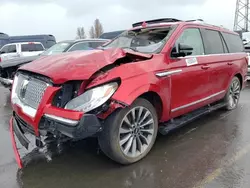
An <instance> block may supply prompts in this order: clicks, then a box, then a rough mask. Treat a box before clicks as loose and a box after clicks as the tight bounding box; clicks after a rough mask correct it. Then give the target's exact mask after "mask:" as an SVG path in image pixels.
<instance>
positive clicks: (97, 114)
mask: <svg viewBox="0 0 250 188" xmlns="http://www.w3.org/2000/svg"><path fill="white" fill-rule="evenodd" d="M133 55H134V54H133ZM134 56H135V57H137V58H138V57H139V58H142V57H141V56H136V55H134ZM127 58H128V57H127V56H126V55H125V56H123V57H121V56H119V58H117V59H116V60H115V61H114V62H116V64H114V65H115V66H110V65H107V66H104V67H102V68H101V69H99V70H97V71H95V72H94V73H93V74H92V75H91V77H90V78H88V79H85V80H74V81H71V80H70V81H66V82H64V83H63V84H55V83H54V81H53V80H51V79H50V78H49V77H47V76H43V75H41V74H38V73H34V72H30V71H25V70H19V71H18V72H17V74H16V75H15V78H14V81H13V87H12V94H11V102H12V107H13V110H14V112H13V116H12V118H11V120H10V130H11V138H12V144H13V148H14V151H15V156H16V160H17V163H18V166H19V168H22V167H23V166H24V158H25V156H26V155H27V153H29V152H32V151H34V150H36V151H37V152H40V153H41V154H43V155H44V156H45V158H46V159H47V160H51V155H50V154H49V153H50V151H48V149H49V146H50V145H51V143H53V144H54V145H56V146H60V145H61V144H62V143H64V142H67V141H77V140H81V139H85V138H88V137H92V136H96V135H97V134H98V133H99V132H101V131H102V129H103V127H102V126H103V121H105V119H106V117H108V116H109V115H110V114H111V113H112V112H113V111H115V110H116V109H118V108H124V107H125V106H126V104H123V103H122V102H119V101H116V100H114V99H112V95H113V94H114V93H115V92H116V90H117V89H118V88H119V86H120V84H121V80H120V79H119V78H115V79H112V80H109V81H108V82H106V81H105V83H102V82H101V81H100V83H99V84H98V78H99V77H101V75H102V76H103V75H105V72H107V71H109V70H111V69H112V68H114V67H116V66H119V65H118V62H119V64H121V63H123V62H125V61H126V62H127ZM143 58H144V59H145V58H147V57H143ZM92 81H94V83H95V86H93V87H92V86H91V87H90V88H89V87H88V86H89V85H90V83H93V82H92ZM57 149H58V148H57ZM59 150H60V149H59Z"/></svg>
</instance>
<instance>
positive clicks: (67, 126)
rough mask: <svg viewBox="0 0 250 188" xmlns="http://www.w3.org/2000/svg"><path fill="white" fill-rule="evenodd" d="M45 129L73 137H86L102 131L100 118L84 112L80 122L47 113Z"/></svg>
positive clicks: (55, 133)
mask: <svg viewBox="0 0 250 188" xmlns="http://www.w3.org/2000/svg"><path fill="white" fill-rule="evenodd" d="M44 129H45V130H47V131H48V132H50V133H52V134H54V135H57V134H63V135H65V136H67V137H70V138H72V139H76V140H78V139H84V138H87V137H91V136H93V135H95V134H96V133H98V132H100V131H102V129H103V128H102V125H101V123H100V121H99V119H98V118H97V117H96V116H95V115H93V114H84V115H83V116H82V118H81V120H80V121H79V122H76V121H71V120H68V119H63V118H60V117H56V116H50V115H45V127H44Z"/></svg>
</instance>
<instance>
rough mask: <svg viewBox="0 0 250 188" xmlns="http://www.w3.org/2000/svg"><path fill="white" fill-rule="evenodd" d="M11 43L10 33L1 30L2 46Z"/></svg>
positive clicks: (0, 40)
mask: <svg viewBox="0 0 250 188" xmlns="http://www.w3.org/2000/svg"><path fill="white" fill-rule="evenodd" d="M7 43H9V35H7V34H5V33H1V32H0V48H1V47H2V46H3V45H5V44H7Z"/></svg>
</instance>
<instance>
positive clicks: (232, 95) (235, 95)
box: [223, 76, 241, 111]
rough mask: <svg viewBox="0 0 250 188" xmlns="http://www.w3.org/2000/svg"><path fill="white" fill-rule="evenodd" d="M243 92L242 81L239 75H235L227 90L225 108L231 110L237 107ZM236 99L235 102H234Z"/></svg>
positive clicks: (224, 100)
mask: <svg viewBox="0 0 250 188" xmlns="http://www.w3.org/2000/svg"><path fill="white" fill-rule="evenodd" d="M240 92H241V83H240V80H239V78H238V77H236V76H235V77H234V78H233V79H232V81H231V83H230V86H229V88H228V90H227V93H226V95H225V97H224V99H223V102H224V103H226V106H225V108H224V109H225V110H228V111H231V110H234V109H236V108H237V106H238V103H239V99H240ZM232 100H234V101H233V102H234V104H233V103H232Z"/></svg>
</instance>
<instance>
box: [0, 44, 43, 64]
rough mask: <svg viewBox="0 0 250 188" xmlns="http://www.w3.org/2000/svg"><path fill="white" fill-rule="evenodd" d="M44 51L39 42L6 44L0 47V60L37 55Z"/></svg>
mask: <svg viewBox="0 0 250 188" xmlns="http://www.w3.org/2000/svg"><path fill="white" fill-rule="evenodd" d="M43 51H44V46H43V45H42V43H40V42H23V43H13V44H6V45H4V46H3V47H2V48H1V49H0V62H3V61H6V60H9V59H14V58H18V57H27V56H34V55H39V54H41V53H42V52H43Z"/></svg>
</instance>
